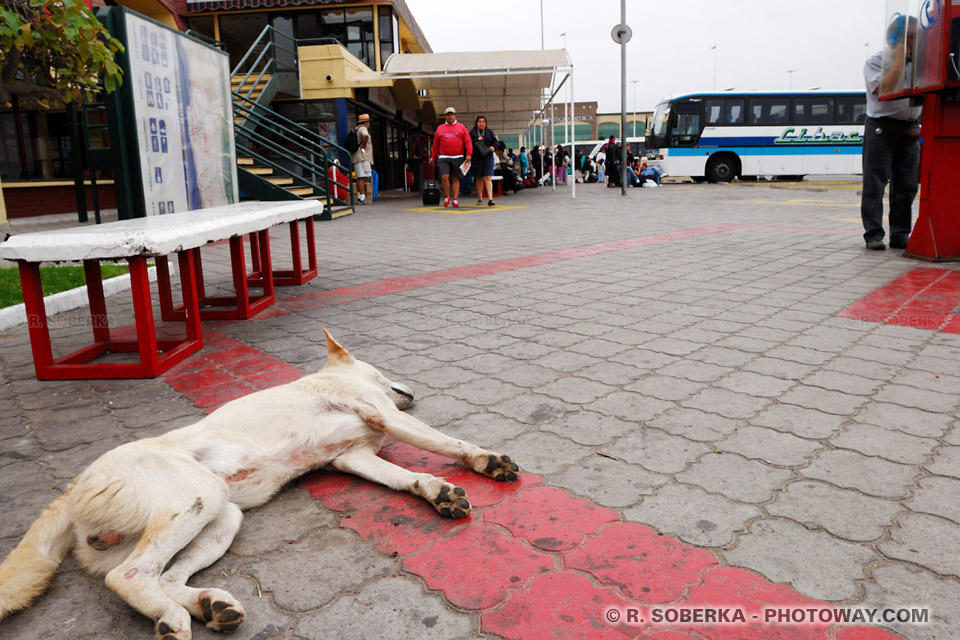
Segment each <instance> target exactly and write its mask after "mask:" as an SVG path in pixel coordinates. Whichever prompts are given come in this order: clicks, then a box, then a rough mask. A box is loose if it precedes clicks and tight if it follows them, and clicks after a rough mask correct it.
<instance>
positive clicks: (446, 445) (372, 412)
mask: <svg viewBox="0 0 960 640" xmlns="http://www.w3.org/2000/svg"><path fill="white" fill-rule="evenodd" d="M355 411H356V412H357V415H359V416H360V417H361V418H362V419H363V421H364V422H365V423H366V424H367V426H369V427H371V428H373V429H377V430H379V431H384V432H386V433H388V434H390V435H391V436H393V437H394V438H396V439H397V440H400V441H401V442H406V443H407V444H411V445H413V446H415V447H419V448H420V449H424V450H426V451H429V452H431V453H436V454H439V455H441V456H447V457H448V458H456V459H457V460H460V461H462V462H463V463H464V464H466V465H468V466H469V467H470V468H472V469H473V470H474V471H476V472H477V473H482V474H483V475H485V476H489V477H491V478H493V479H494V480H500V481H504V480H506V481H513V480H516V479H517V478H518V477H519V474H520V467H519V466H518V465H517V463H516V462H514V461H513V460H512V459H511V458H510V456H507V455H502V454H499V453H494V452H493V451H487V450H486V449H481V448H480V447H478V446H477V445H475V444H470V443H469V442H464V441H463V440H457V439H456V438H451V437H450V436H448V435H445V434H443V433H440V432H439V431H437V430H436V429H434V428H433V427H431V426H430V425H428V424H426V423H424V422H422V421H420V420H418V419H417V418H414V417H413V416H411V415H408V414H406V413H404V412H403V411H400V410H399V409H387V410H384V411H381V410H379V409H376V408H374V407H373V406H372V405H369V404H363V405H360V406H359V407H357V408H356V409H355Z"/></svg>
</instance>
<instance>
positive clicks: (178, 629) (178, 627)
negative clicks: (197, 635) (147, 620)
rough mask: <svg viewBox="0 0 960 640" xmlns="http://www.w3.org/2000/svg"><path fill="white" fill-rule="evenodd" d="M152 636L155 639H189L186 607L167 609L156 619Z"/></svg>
mask: <svg viewBox="0 0 960 640" xmlns="http://www.w3.org/2000/svg"><path fill="white" fill-rule="evenodd" d="M154 636H155V637H156V639H157V640H190V639H191V638H192V637H193V632H192V631H191V630H190V614H189V613H187V611H186V609H179V610H177V611H167V612H166V613H164V614H163V615H161V616H160V618H159V619H158V620H157V624H156V626H155V627H154Z"/></svg>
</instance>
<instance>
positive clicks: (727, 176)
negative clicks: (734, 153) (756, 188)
mask: <svg viewBox="0 0 960 640" xmlns="http://www.w3.org/2000/svg"><path fill="white" fill-rule="evenodd" d="M736 176H737V165H736V161H734V159H733V158H731V157H729V156H716V157H714V158H710V162H708V163H707V181H709V182H730V181H731V180H733V179H734V178H735V177H736Z"/></svg>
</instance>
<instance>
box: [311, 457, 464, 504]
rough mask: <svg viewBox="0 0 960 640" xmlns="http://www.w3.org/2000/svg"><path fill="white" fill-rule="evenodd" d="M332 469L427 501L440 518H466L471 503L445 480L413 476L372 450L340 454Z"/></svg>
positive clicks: (420, 474) (458, 488) (460, 490)
mask: <svg viewBox="0 0 960 640" xmlns="http://www.w3.org/2000/svg"><path fill="white" fill-rule="evenodd" d="M330 465H331V466H332V467H333V468H334V469H337V470H338V471H343V472H345V473H352V474H354V475H357V476H360V477H361V478H366V479H367V480H370V481H372V482H376V483H379V484H382V485H386V486H388V487H390V488H391V489H395V490H397V491H408V492H410V493H412V494H414V495H418V496H420V497H421V498H424V499H426V500H427V501H428V502H429V503H430V504H431V505H433V508H434V509H436V510H437V511H438V512H440V514H441V515H444V516H449V517H451V518H465V517H466V516H467V514H469V513H470V509H471V507H470V501H469V500H467V496H466V495H465V492H464V490H463V489H461V488H460V487H456V486H454V485H452V484H450V483H449V482H446V481H445V480H443V479H442V478H437V477H436V476H432V475H430V474H429V473H414V472H413V471H409V470H407V469H404V468H403V467H398V466H397V465H395V464H393V463H392V462H387V461H386V460H384V459H383V458H380V457H378V456H377V454H376V453H375V452H374V451H373V450H372V449H352V450H350V451H348V452H346V453H341V454H340V455H339V456H337V457H336V458H334V459H333V461H332V462H331V463H330Z"/></svg>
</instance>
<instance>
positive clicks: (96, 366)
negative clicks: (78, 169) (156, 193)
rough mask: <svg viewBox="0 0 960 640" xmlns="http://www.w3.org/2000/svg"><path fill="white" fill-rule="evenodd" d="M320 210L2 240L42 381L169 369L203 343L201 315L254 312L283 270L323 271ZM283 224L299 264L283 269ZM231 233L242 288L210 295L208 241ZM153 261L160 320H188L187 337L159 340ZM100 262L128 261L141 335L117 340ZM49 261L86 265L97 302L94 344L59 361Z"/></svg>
mask: <svg viewBox="0 0 960 640" xmlns="http://www.w3.org/2000/svg"><path fill="white" fill-rule="evenodd" d="M322 210H323V205H322V204H320V203H316V202H312V201H291V202H244V203H240V204H236V205H228V206H224V207H214V208H210V209H204V210H199V211H187V212H183V213H174V214H169V215H163V216H152V217H148V218H136V219H133V220H122V221H119V222H111V223H108V224H101V225H95V226H87V227H77V228H72V229H63V230H57V231H43V232H39V233H28V234H22V235H16V236H13V237H11V238H10V239H9V240H7V241H6V242H4V243H2V244H0V258H4V259H7V260H16V261H17V262H18V263H19V268H20V282H21V285H22V287H23V298H24V305H25V307H26V311H27V323H28V329H29V332H30V344H31V348H32V349H33V358H34V367H35V369H36V372H37V378H39V379H40V380H76V379H86V378H152V377H155V376H157V375H159V374H161V373H163V372H164V371H166V370H167V369H169V368H170V367H172V366H173V365H175V364H177V363H178V362H180V361H182V360H183V359H184V358H186V357H187V356H188V355H190V354H191V353H194V352H196V351H198V350H199V349H200V348H202V346H203V338H202V335H201V330H200V319H201V318H217V319H223V318H236V319H243V318H249V317H250V316H251V315H253V314H255V313H257V312H259V311H260V310H261V309H263V308H264V307H266V306H268V305H270V304H272V303H273V300H274V285H275V282H274V275H275V274H279V276H280V278H284V281H283V283H284V284H301V283H302V282H305V281H306V280H309V279H310V278H312V277H313V276H315V275H316V270H317V266H316V248H315V246H314V234H313V216H314V215H316V214H319V213H321V212H322ZM300 220H305V221H306V223H307V227H306V228H307V245H308V250H309V252H310V255H309V265H310V267H309V268H308V269H306V270H304V269H302V264H301V263H302V260H301V258H300V237H299V221H300ZM284 223H286V224H289V225H290V229H291V231H290V236H291V244H292V246H291V251H292V254H293V256H294V257H293V262H294V268H293V270H292V271H281V272H275V271H273V267H272V264H271V261H270V245H269V235H268V229H270V227H273V226H275V225H278V224H284ZM245 235H249V236H250V243H251V247H256V249H252V253H253V257H254V259H253V260H252V262H253V267H254V273H252V274H248V273H247V272H246V262H245V260H244V253H243V236H245ZM223 240H228V241H229V242H230V261H231V268H232V272H233V285H234V289H235V295H234V296H231V297H227V298H208V297H206V296H205V295H204V293H203V272H202V267H201V261H200V247H202V246H204V245H207V244H210V243H214V242H220V241H223ZM172 254H177V259H178V261H179V265H180V269H179V271H180V284H181V290H182V295H183V304H181V305H180V306H179V307H174V305H173V295H172V292H171V283H170V273H169V267H168V265H167V256H169V255H172ZM148 259H154V260H155V261H156V264H157V288H158V293H159V298H160V307H161V317H162V318H163V319H164V320H168V319H169V320H172V319H180V320H183V322H184V324H185V327H186V338H182V339H170V340H163V339H158V337H157V332H156V326H155V323H154V318H153V305H152V301H151V296H150V283H149V280H148V277H147V260H148ZM101 260H111V261H115V260H126V261H127V262H128V264H129V266H130V284H131V292H132V295H133V307H134V317H135V328H136V340H118V339H114V338H111V335H110V327H109V323H108V321H107V310H106V302H105V299H104V294H103V283H102V280H101V277H100V261H101ZM42 262H82V263H83V268H84V276H85V278H86V283H87V296H88V300H89V302H90V320H91V323H92V327H93V340H94V342H93V344H92V345H90V346H87V347H84V348H82V349H79V350H77V351H74V352H73V353H71V354H69V355H66V356H63V357H61V358H57V359H56V360H54V358H53V355H52V346H51V343H50V331H49V327H48V322H47V314H46V309H45V307H44V302H43V291H42V289H41V283H40V264H41V263H42ZM278 280H279V278H278ZM251 286H257V287H262V289H263V293H262V295H260V296H258V297H253V296H251V295H250V291H249V288H250V287H251ZM201 303H203V304H204V305H205V307H204V308H201ZM106 353H136V354H138V355H139V362H100V363H95V362H93V360H95V359H96V358H98V357H100V356H102V355H104V354H106Z"/></svg>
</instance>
